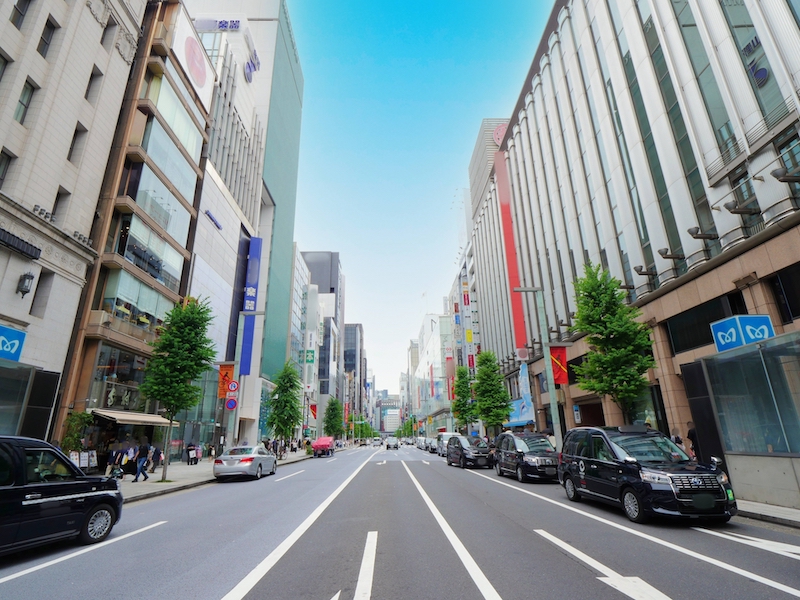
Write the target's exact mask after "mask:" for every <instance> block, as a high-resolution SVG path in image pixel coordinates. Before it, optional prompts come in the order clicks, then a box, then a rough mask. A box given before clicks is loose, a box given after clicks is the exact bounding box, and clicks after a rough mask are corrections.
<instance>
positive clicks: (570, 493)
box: [564, 477, 581, 502]
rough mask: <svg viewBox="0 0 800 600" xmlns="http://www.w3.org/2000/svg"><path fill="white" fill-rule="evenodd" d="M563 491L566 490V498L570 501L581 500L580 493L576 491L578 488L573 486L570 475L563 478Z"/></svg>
mask: <svg viewBox="0 0 800 600" xmlns="http://www.w3.org/2000/svg"><path fill="white" fill-rule="evenodd" d="M564 491H565V492H567V499H568V500H571V501H572V502H580V501H581V495H580V494H579V493H578V488H576V487H575V483H574V482H573V481H572V477H565V478H564Z"/></svg>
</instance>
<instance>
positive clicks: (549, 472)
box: [544, 467, 556, 475]
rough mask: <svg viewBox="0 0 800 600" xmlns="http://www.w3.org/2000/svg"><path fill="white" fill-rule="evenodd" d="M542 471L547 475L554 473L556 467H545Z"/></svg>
mask: <svg viewBox="0 0 800 600" xmlns="http://www.w3.org/2000/svg"><path fill="white" fill-rule="evenodd" d="M544 472H545V473H547V474H548V475H555V474H556V468H555V467H546V468H545V470H544Z"/></svg>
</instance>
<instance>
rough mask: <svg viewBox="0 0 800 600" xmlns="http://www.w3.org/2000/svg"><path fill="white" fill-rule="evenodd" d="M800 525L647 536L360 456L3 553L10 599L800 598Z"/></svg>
mask: <svg viewBox="0 0 800 600" xmlns="http://www.w3.org/2000/svg"><path fill="white" fill-rule="evenodd" d="M798 560H800V531H799V530H794V529H789V528H784V527H781V526H777V525H768V524H765V523H760V522H755V521H750V520H747V519H742V518H738V517H737V518H735V519H733V520H732V521H731V522H730V523H729V524H727V525H721V526H720V525H718V526H713V527H708V526H707V525H705V524H702V523H691V524H686V523H672V522H664V521H658V522H654V523H648V524H645V525H635V524H632V523H630V522H628V521H627V519H625V517H624V516H623V514H622V512H621V511H618V510H616V509H614V508H611V507H606V506H604V505H600V504H595V503H590V502H587V501H584V502H582V503H579V504H574V503H570V502H568V501H567V500H566V498H565V496H564V492H563V489H562V488H561V487H560V486H559V485H557V484H537V483H518V482H517V481H516V480H513V479H509V478H500V477H498V475H497V474H496V473H495V472H494V471H492V470H469V469H467V470H462V469H459V468H457V467H449V466H447V465H446V464H445V462H444V459H442V458H440V457H438V456H436V455H435V454H428V453H426V452H423V451H421V450H418V449H417V448H413V447H407V446H403V447H401V448H400V449H399V450H391V451H387V450H383V449H381V448H371V447H367V448H359V449H351V450H346V451H344V452H338V453H337V454H336V455H335V456H333V457H330V458H317V459H313V460H306V461H301V462H297V463H293V464H290V465H285V466H283V467H281V468H280V469H279V470H278V473H277V474H276V475H274V476H270V477H266V478H264V479H262V480H260V481H231V482H225V483H220V484H209V485H206V486H203V487H200V488H195V489H192V490H187V491H184V492H178V493H174V494H169V495H166V496H161V497H158V498H153V499H151V500H145V501H141V502H136V503H132V504H128V505H126V506H125V508H124V509H123V517H122V520H121V521H120V523H119V524H118V525H117V527H116V528H115V529H114V531H113V533H112V535H111V537H110V538H109V539H108V540H107V541H106V542H104V543H103V544H99V545H96V546H83V547H82V546H76V545H74V544H70V543H61V544H57V545H54V546H49V547H45V548H39V549H35V550H30V551H27V552H24V553H19V554H15V555H11V556H7V557H4V558H2V559H0V598H2V599H4V600H8V599H17V598H19V599H29V598H47V599H48V600H57V599H61V598H64V599H75V598H80V599H81V600H91V599H94V598H103V599H110V598H136V599H141V598H165V599H166V598H170V599H174V598H191V599H192V600H203V599H214V600H219V599H221V598H224V599H225V600H234V599H242V598H247V599H252V600H255V599H269V600H284V599H285V600H305V599H308V600H352V599H354V598H355V599H358V600H366V599H370V598H372V599H375V600H392V599H403V600H408V599H413V600H427V599H431V600H440V599H443V598H458V600H472V599H475V600H478V599H483V598H494V599H496V598H503V599H505V600H511V599H525V600H527V599H533V598H559V599H561V598H572V597H578V598H591V599H597V600H605V599H609V600H624V599H625V598H635V599H638V600H658V599H660V600H664V599H665V598H669V599H672V600H678V599H692V600H696V599H697V598H736V599H737V600H738V599H745V600H750V599H753V600H761V599H772V598H775V599H782V598H792V597H800V563H798Z"/></svg>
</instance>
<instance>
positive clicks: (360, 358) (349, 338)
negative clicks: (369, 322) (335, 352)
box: [344, 323, 367, 415]
mask: <svg viewBox="0 0 800 600" xmlns="http://www.w3.org/2000/svg"><path fill="white" fill-rule="evenodd" d="M366 364H367V353H366V350H365V349H364V326H363V325H362V324H361V323H346V324H345V326H344V370H345V373H346V377H347V378H348V387H349V390H350V393H349V398H348V400H349V402H350V410H351V411H352V412H353V414H361V415H363V414H364V409H365V396H366V387H367V372H366Z"/></svg>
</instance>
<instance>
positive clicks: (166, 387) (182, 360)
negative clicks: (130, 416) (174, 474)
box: [139, 298, 216, 481]
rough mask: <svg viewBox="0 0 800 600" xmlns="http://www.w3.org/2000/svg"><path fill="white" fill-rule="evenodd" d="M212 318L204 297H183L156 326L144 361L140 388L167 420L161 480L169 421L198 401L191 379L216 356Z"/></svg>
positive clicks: (166, 456)
mask: <svg viewBox="0 0 800 600" xmlns="http://www.w3.org/2000/svg"><path fill="white" fill-rule="evenodd" d="M213 318H214V317H213V315H212V314H211V306H210V305H209V303H208V301H207V300H203V301H200V300H197V299H196V298H186V300H185V301H184V302H183V304H176V305H175V307H174V308H173V309H172V310H171V311H169V312H168V313H167V315H166V316H165V317H164V324H163V325H162V326H161V327H159V328H158V337H157V338H156V339H155V341H153V342H151V344H150V345H151V346H152V347H153V354H152V357H151V358H150V360H148V361H147V367H146V369H145V374H144V382H143V383H142V385H141V386H139V390H140V391H141V393H142V394H143V395H144V396H146V397H148V398H150V399H152V400H155V401H157V402H158V404H159V406H160V407H161V408H162V409H164V416H165V417H166V418H168V419H169V426H168V427H167V435H166V437H165V439H164V449H163V450H164V467H163V469H162V472H161V481H166V479H167V466H168V465H169V443H170V440H171V439H172V421H173V420H174V418H175V415H176V414H178V413H179V412H180V411H182V410H186V409H189V408H191V407H193V406H195V405H196V404H197V403H198V402H199V401H200V398H201V396H202V389H201V388H200V387H198V386H196V385H194V384H193V383H192V381H194V380H196V379H198V378H199V377H200V376H201V375H202V374H203V373H205V372H206V371H208V370H209V369H210V368H211V363H212V361H213V360H214V357H215V356H216V353H215V351H214V343H213V342H212V341H211V338H209V337H208V325H209V323H211V319H213Z"/></svg>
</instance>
